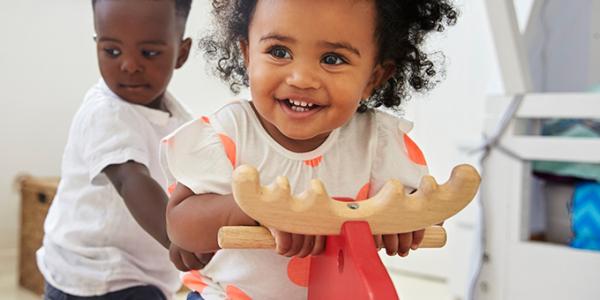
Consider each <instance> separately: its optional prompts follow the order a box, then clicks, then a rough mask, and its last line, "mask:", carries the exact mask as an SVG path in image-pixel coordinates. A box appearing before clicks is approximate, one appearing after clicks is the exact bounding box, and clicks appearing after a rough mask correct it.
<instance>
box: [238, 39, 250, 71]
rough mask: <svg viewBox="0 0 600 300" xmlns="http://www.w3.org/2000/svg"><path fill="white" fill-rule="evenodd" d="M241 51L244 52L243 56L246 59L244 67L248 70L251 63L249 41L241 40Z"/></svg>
mask: <svg viewBox="0 0 600 300" xmlns="http://www.w3.org/2000/svg"><path fill="white" fill-rule="evenodd" d="M240 50H242V56H243V57H244V66H246V68H248V62H249V61H250V55H249V54H248V51H249V49H248V41H244V40H240Z"/></svg>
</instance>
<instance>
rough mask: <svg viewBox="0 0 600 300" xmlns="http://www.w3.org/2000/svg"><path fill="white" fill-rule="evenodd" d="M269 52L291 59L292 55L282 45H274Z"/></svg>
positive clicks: (275, 55) (278, 56)
mask: <svg viewBox="0 0 600 300" xmlns="http://www.w3.org/2000/svg"><path fill="white" fill-rule="evenodd" d="M269 54H271V55H272V56H273V57H276V58H284V59H290V58H292V55H291V54H290V52H289V51H288V50H286V49H285V48H282V47H273V48H271V49H270V50H269Z"/></svg>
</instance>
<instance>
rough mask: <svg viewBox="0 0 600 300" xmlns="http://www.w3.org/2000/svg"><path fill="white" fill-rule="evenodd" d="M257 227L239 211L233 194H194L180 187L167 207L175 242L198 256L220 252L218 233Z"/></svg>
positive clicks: (254, 222)
mask: <svg viewBox="0 0 600 300" xmlns="http://www.w3.org/2000/svg"><path fill="white" fill-rule="evenodd" d="M255 225H258V223H257V222H256V221H254V220H253V219H252V218H250V217H249V216H248V215H246V214H245V213H244V212H243V211H242V210H241V209H240V208H239V207H238V205H237V203H235V200H234V199H233V195H231V194H229V195H217V194H194V192H193V191H192V190H190V189H189V188H188V187H186V186H185V185H183V184H181V183H177V186H176V188H175V190H174V191H173V193H172V194H171V198H170V200H169V203H168V204H167V232H168V235H169V237H170V238H171V241H172V242H173V243H175V244H176V245H178V246H179V247H181V248H183V249H185V250H187V251H191V252H194V253H211V252H215V251H217V250H219V246H218V244H217V232H218V231H219V228H221V227H223V226H255Z"/></svg>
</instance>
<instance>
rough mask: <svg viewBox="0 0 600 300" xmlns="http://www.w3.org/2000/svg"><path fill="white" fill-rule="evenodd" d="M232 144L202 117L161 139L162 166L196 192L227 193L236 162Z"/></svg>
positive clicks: (229, 190) (229, 189)
mask: <svg viewBox="0 0 600 300" xmlns="http://www.w3.org/2000/svg"><path fill="white" fill-rule="evenodd" d="M232 147H235V143H234V142H233V141H232V140H231V139H230V138H229V137H228V136H226V135H225V134H224V133H219V132H217V131H216V130H215V129H214V128H213V126H212V125H211V124H210V122H209V119H208V118H206V117H202V118H200V119H198V120H195V121H191V122H189V123H187V124H185V125H183V126H182V127H180V128H179V129H177V130H176V131H175V132H173V133H172V134H170V135H169V136H167V137H165V138H164V139H163V141H162V143H161V161H162V164H163V169H164V170H165V173H167V174H170V175H172V177H173V179H174V180H176V181H177V182H180V183H182V184H184V185H185V186H187V187H188V188H190V189H191V190H192V191H193V192H194V193H196V194H205V193H216V194H229V193H231V175H232V172H233V167H234V165H235V150H233V153H232ZM234 149H235V148H234ZM232 155H233V156H232Z"/></svg>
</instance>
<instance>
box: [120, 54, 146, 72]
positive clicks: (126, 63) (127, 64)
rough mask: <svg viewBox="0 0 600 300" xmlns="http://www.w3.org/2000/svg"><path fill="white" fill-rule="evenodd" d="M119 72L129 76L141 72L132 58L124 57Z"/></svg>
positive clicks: (140, 67) (140, 66) (140, 68)
mask: <svg viewBox="0 0 600 300" xmlns="http://www.w3.org/2000/svg"><path fill="white" fill-rule="evenodd" d="M121 71H122V72H125V73H130V74H133V73H137V72H141V71H142V65H141V64H140V63H138V62H137V60H136V59H135V58H133V57H124V58H123V60H122V61H121Z"/></svg>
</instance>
